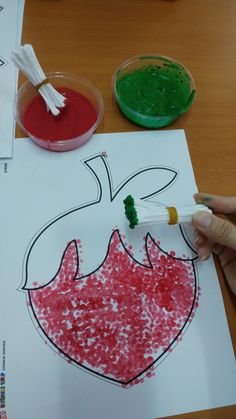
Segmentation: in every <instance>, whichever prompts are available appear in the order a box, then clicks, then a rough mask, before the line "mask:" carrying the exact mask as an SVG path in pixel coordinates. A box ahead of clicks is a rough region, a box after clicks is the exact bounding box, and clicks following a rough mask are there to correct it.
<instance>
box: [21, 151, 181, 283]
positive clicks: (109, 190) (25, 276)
mask: <svg viewBox="0 0 236 419" xmlns="http://www.w3.org/2000/svg"><path fill="white" fill-rule="evenodd" d="M98 159H99V162H101V163H102V167H103V169H104V170H105V173H106V181H107V184H106V185H105V184H104V182H103V184H102V183H101V180H100V177H99V176H98V174H97V173H96V171H95V170H94V168H93V167H92V166H91V164H90V163H91V162H93V161H98ZM81 163H82V164H83V165H84V166H85V167H86V168H87V169H88V170H89V172H90V173H91V174H92V176H93V178H94V180H95V181H96V183H97V187H98V191H97V198H96V199H95V200H94V201H91V202H88V203H85V204H82V205H79V206H76V207H74V208H71V209H70V210H66V211H64V212H63V213H61V214H59V215H57V216H56V217H54V218H53V219H51V220H50V221H49V222H47V223H46V224H45V225H44V226H42V227H41V228H40V229H39V230H38V232H37V233H36V234H35V235H34V237H33V238H32V240H31V241H30V243H29V245H28V247H27V249H26V252H25V256H24V262H23V281H22V283H23V285H22V286H20V289H21V290H28V289H33V288H32V287H27V282H28V277H29V272H28V266H29V260H30V255H31V252H32V250H33V248H34V245H35V243H36V242H37V240H39V239H40V237H41V236H42V235H43V234H44V233H45V232H46V230H48V229H49V228H50V227H51V226H53V224H55V223H56V222H58V221H59V220H60V219H62V218H64V217H66V216H68V215H70V214H72V213H74V212H76V211H80V210H82V209H84V208H87V207H91V206H93V205H97V204H98V203H100V202H101V201H102V199H103V195H105V196H108V197H109V200H110V202H113V200H114V199H115V198H116V197H117V196H118V194H120V193H121V192H122V191H123V193H124V196H126V191H124V188H125V187H126V185H128V184H129V182H131V181H132V180H133V179H135V178H137V177H138V176H139V175H141V174H143V173H148V172H150V173H153V171H156V170H157V172H158V171H160V170H161V171H163V170H164V171H166V172H169V173H171V174H173V176H172V177H171V179H170V180H169V181H168V182H167V183H166V184H165V185H163V186H162V187H159V188H157V189H156V190H154V191H153V192H151V193H149V194H145V195H144V196H141V198H140V199H148V198H151V197H154V196H155V195H157V194H159V193H161V192H162V191H163V190H165V189H167V188H169V187H170V186H171V185H172V184H173V183H174V182H175V181H176V180H177V177H178V171H177V170H175V169H173V168H169V167H164V166H159V165H158V166H148V167H144V168H142V169H139V170H137V171H136V172H134V173H132V174H131V175H129V176H128V177H127V178H126V179H124V181H123V182H121V183H120V185H118V187H117V188H116V189H114V188H113V181H112V173H111V170H110V167H109V165H108V163H107V158H105V157H104V155H103V154H102V153H101V154H96V155H95V156H92V157H89V158H86V159H84V160H82V161H81ZM104 177H105V176H104ZM106 190H107V192H106ZM104 191H105V194H104ZM121 200H122V199H121ZM74 240H75V239H74ZM59 269H60V267H58V269H57V271H56V273H55V274H54V275H53V277H52V280H53V279H55V277H56V276H57V274H58V272H59ZM88 274H89V273H88ZM88 274H87V275H88ZM50 282H51V281H50ZM47 283H48V282H47ZM36 288H38V287H36Z"/></svg>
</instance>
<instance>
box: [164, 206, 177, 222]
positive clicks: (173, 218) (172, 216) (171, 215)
mask: <svg viewBox="0 0 236 419" xmlns="http://www.w3.org/2000/svg"><path fill="white" fill-rule="evenodd" d="M167 210H168V212H169V222H168V224H177V223H178V212H177V209H176V208H175V207H167Z"/></svg>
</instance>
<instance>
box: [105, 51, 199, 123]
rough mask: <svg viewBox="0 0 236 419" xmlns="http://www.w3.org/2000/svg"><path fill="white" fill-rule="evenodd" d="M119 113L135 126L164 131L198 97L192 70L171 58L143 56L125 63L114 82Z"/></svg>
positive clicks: (117, 72) (116, 74)
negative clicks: (162, 129) (162, 128)
mask: <svg viewBox="0 0 236 419" xmlns="http://www.w3.org/2000/svg"><path fill="white" fill-rule="evenodd" d="M112 84H113V92H114V96H115V98H116V101H117V103H118V105H119V108H120V110H121V111H122V112H123V114H124V115H125V116H126V117H127V118H128V119H130V120H131V121H132V122H134V123H135V124H138V125H141V126H143V127H146V128H161V127H165V126H167V125H169V124H171V123H172V122H174V121H175V120H176V119H177V118H178V117H179V116H180V115H181V114H183V113H184V112H186V111H187V110H188V109H189V108H190V106H191V105H192V103H193V100H194V97H195V93H196V90H195V84H194V80H193V78H192V76H191V74H190V73H189V71H188V70H187V69H186V68H185V67H184V66H183V65H182V64H180V63H178V62H177V61H175V60H173V59H172V58H168V57H163V56H159V55H158V56H157V55H142V56H137V57H134V58H131V59H129V60H127V61H125V62H124V63H123V64H121V66H120V67H119V68H118V70H117V71H116V73H115V74H114V76H113V80H112Z"/></svg>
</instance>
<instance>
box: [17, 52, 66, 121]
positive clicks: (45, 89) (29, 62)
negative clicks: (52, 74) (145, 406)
mask: <svg viewBox="0 0 236 419" xmlns="http://www.w3.org/2000/svg"><path fill="white" fill-rule="evenodd" d="M11 58H12V61H13V62H14V63H15V64H16V66H17V67H18V68H19V69H20V70H21V71H22V73H24V74H25V75H26V77H27V78H28V79H29V80H30V81H31V83H32V84H33V85H34V86H35V87H36V88H37V89H38V92H39V93H40V94H41V96H42V97H43V99H44V101H45V102H46V105H47V109H48V110H49V111H50V112H51V113H52V114H53V115H54V116H56V115H59V113H60V109H61V108H63V107H64V106H65V101H66V98H65V97H64V96H63V95H61V93H59V92H58V91H57V90H56V89H55V88H54V87H53V86H52V84H51V83H50V82H49V81H48V79H47V77H46V75H45V73H44V72H43V70H42V67H41V66H40V64H39V62H38V59H37V57H36V55H35V52H34V49H33V47H32V45H30V44H25V45H22V46H20V47H19V48H17V49H16V50H14V51H12V56H11Z"/></svg>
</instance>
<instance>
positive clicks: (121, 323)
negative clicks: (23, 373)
mask: <svg viewBox="0 0 236 419" xmlns="http://www.w3.org/2000/svg"><path fill="white" fill-rule="evenodd" d="M83 164H84V165H85V167H86V168H87V169H88V170H89V172H90V174H91V175H92V176H93V178H94V180H95V182H96V184H97V197H96V199H95V200H94V201H91V202H88V203H86V204H84V205H80V206H78V207H75V208H72V209H69V210H68V211H66V212H65V213H62V214H60V215H58V216H57V217H55V218H54V219H53V220H51V221H50V222H49V223H48V224H46V225H45V226H43V227H42V228H41V229H40V230H39V232H38V233H37V234H36V235H35V236H34V237H33V239H32V241H31V243H30V244H29V247H28V249H27V252H26V256H25V260H24V279H25V280H24V285H23V289H24V290H26V292H27V296H28V305H29V308H30V310H31V313H32V314H33V318H34V321H35V323H36V325H37V327H38V329H39V331H40V332H42V334H43V335H44V337H45V336H46V338H47V342H48V343H49V344H50V345H51V346H52V348H54V349H55V350H57V351H58V352H59V353H60V354H61V355H62V356H64V357H65V358H66V359H67V361H68V362H70V363H73V364H74V365H76V366H79V367H82V368H83V369H84V370H86V371H88V372H90V373H93V374H94V375H97V376H99V377H102V378H104V379H106V380H108V381H110V382H113V383H116V384H120V385H123V386H126V387H127V386H130V385H133V384H136V383H138V382H142V380H143V376H145V375H146V376H148V377H151V376H152V375H153V369H154V367H155V366H156V365H157V364H158V363H159V362H161V361H162V360H163V359H164V358H165V357H166V355H167V354H168V353H169V352H170V351H171V350H172V349H173V347H174V346H175V344H176V343H177V342H178V341H179V340H180V339H181V337H182V335H183V333H184V331H185V330H186V328H187V326H188V325H189V323H190V321H191V320H192V318H193V315H194V312H195V309H196V307H197V304H198V287H197V278H196V272H195V266H194V259H196V255H195V253H194V251H193V250H192V249H191V248H190V247H189V245H188V243H187V240H186V238H185V235H184V232H183V230H182V228H179V227H175V228H174V230H172V231H173V234H172V233H170V230H167V229H170V228H171V227H168V226H162V227H157V226H155V227H152V228H151V229H150V228H149V229H148V231H147V228H146V227H140V228H137V229H135V230H131V229H129V227H128V224H127V220H126V219H125V216H124V209H123V199H124V198H125V197H126V196H127V194H129V193H131V194H133V195H135V196H138V197H139V198H141V199H145V200H150V199H153V198H154V197H156V195H158V194H161V193H162V192H164V190H166V189H167V188H169V187H171V186H172V185H173V183H174V182H175V181H176V179H177V177H178V173H177V171H176V170H174V169H172V168H167V167H161V166H151V167H145V168H143V169H140V170H138V171H137V172H135V173H133V174H132V175H130V176H129V177H128V178H126V179H125V180H124V181H123V182H122V183H121V184H120V185H118V187H116V188H114V186H113V179H112V172H111V170H110V168H109V165H108V163H107V157H106V155H105V153H101V154H99V155H96V156H93V157H90V158H88V159H86V160H84V161H83ZM159 205H161V204H159ZM176 229H177V233H178V234H176ZM179 233H180V234H179ZM170 240H171V243H169V244H168V245H166V243H167V241H170ZM180 242H181V243H182V249H184V251H183V253H184V254H185V255H182V256H181V257H179V256H177V255H176V251H175V250H173V249H175V248H178V247H179V243H180ZM163 243H165V246H167V247H168V250H163ZM187 253H189V256H187ZM42 261H46V263H42Z"/></svg>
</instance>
